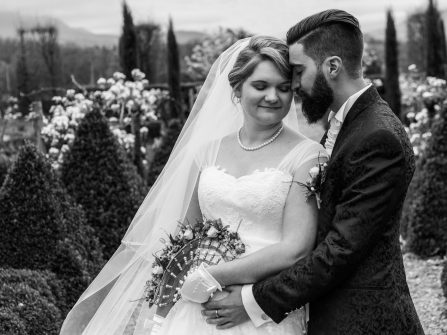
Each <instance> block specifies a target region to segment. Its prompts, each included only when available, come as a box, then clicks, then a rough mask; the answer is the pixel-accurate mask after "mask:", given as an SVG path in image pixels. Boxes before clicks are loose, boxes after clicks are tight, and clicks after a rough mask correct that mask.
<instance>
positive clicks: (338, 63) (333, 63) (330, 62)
mask: <svg viewBox="0 0 447 335" xmlns="http://www.w3.org/2000/svg"><path fill="white" fill-rule="evenodd" d="M324 62H325V65H326V69H327V75H328V77H329V78H330V79H335V78H337V77H338V75H339V74H340V72H341V69H342V67H343V61H342V60H341V58H340V57H338V56H331V57H328V58H326V60H325V61H324Z"/></svg>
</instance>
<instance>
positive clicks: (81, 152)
mask: <svg viewBox="0 0 447 335" xmlns="http://www.w3.org/2000/svg"><path fill="white" fill-rule="evenodd" d="M61 178H62V181H63V183H64V184H65V186H66V188H67V190H68V192H69V193H70V194H71V195H72V196H73V198H74V199H75V200H76V202H77V203H79V204H81V205H82V208H83V209H84V211H85V213H86V217H87V222H88V224H89V225H90V226H91V227H92V228H93V229H94V230H95V233H96V236H98V238H99V241H100V243H101V245H102V247H103V253H104V256H105V257H107V258H108V257H110V256H111V255H112V254H113V253H114V251H115V250H116V249H117V248H118V246H119V245H120V241H121V238H122V237H123V235H124V233H125V232H126V229H127V227H128V226H129V224H130V222H131V221H132V218H133V217H134V215H135V213H136V212H137V210H138V207H139V206H140V204H141V202H142V201H143V199H144V196H145V195H146V190H147V189H146V186H145V185H144V182H143V180H142V179H141V177H140V176H139V175H138V173H137V171H136V168H135V166H134V165H133V164H132V163H131V162H130V161H129V160H128V158H127V156H126V154H125V152H124V150H123V149H122V147H121V146H120V145H119V143H118V141H117V139H116V138H115V137H114V135H113V134H112V132H111V130H110V128H109V125H108V123H107V120H106V119H105V117H104V116H102V115H101V113H100V111H99V110H96V109H95V110H93V111H91V112H89V113H87V114H86V115H85V117H84V118H83V119H82V121H81V122H80V124H79V126H78V129H77V131H76V136H75V140H74V142H73V144H72V146H71V149H70V151H69V152H67V155H66V157H65V159H64V163H63V164H62V166H61Z"/></svg>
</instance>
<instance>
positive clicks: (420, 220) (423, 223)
mask: <svg viewBox="0 0 447 335" xmlns="http://www.w3.org/2000/svg"><path fill="white" fill-rule="evenodd" d="M424 158H425V159H424V163H423V164H421V169H420V176H419V177H418V181H417V184H418V188H417V189H416V190H415V192H416V193H415V195H414V197H413V199H414V200H413V202H412V204H411V207H410V212H409V215H408V231H407V237H408V240H407V242H408V247H409V249H410V250H411V251H413V252H414V253H416V254H418V255H420V256H421V257H430V256H432V255H436V254H440V255H444V254H446V251H447V169H446V168H445V167H446V166H447V106H444V107H443V109H442V111H441V112H440V116H439V118H437V119H435V120H434V123H433V126H432V136H431V138H430V140H429V143H428V147H427V149H426V152H425V157H424Z"/></svg>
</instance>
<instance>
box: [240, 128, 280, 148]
mask: <svg viewBox="0 0 447 335" xmlns="http://www.w3.org/2000/svg"><path fill="white" fill-rule="evenodd" d="M283 129H284V125H282V124H281V127H279V129H278V130H277V131H276V133H274V134H273V136H272V137H270V138H269V139H268V140H267V141H265V142H264V143H261V144H259V145H257V146H254V147H246V146H245V145H243V144H242V141H241V130H242V128H241V129H239V131H238V132H237V141H238V142H239V145H240V147H241V148H242V149H244V150H245V151H255V150H259V149H261V148H263V147H265V146H266V145H269V144H270V143H272V142H273V141H274V140H276V139H277V138H278V136H279V134H281V132H282V130H283Z"/></svg>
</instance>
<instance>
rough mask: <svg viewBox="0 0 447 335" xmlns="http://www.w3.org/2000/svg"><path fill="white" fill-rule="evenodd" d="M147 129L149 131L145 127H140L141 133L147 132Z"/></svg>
mask: <svg viewBox="0 0 447 335" xmlns="http://www.w3.org/2000/svg"><path fill="white" fill-rule="evenodd" d="M148 131H149V129H147V127H141V129H140V133H141V134H147V133H148Z"/></svg>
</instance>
